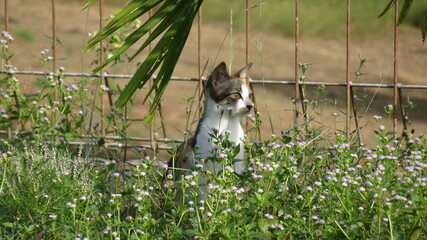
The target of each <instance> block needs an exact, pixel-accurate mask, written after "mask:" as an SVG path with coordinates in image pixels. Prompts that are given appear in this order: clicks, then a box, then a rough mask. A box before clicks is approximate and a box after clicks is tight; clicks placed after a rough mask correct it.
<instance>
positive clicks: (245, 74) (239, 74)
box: [233, 63, 252, 84]
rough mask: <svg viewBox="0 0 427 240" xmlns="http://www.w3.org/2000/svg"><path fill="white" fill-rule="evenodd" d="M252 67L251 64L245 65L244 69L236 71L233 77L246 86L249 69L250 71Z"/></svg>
mask: <svg viewBox="0 0 427 240" xmlns="http://www.w3.org/2000/svg"><path fill="white" fill-rule="evenodd" d="M251 67H252V63H249V64H248V65H246V66H245V67H243V68H242V69H240V70H239V71H237V72H236V73H235V74H234V75H233V77H236V78H239V79H240V80H241V81H243V82H244V83H245V84H248V82H249V75H248V72H249V69H251Z"/></svg>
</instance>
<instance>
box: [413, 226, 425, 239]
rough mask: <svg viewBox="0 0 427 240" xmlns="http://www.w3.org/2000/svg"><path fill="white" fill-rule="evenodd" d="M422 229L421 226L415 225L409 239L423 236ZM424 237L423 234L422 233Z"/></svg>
mask: <svg viewBox="0 0 427 240" xmlns="http://www.w3.org/2000/svg"><path fill="white" fill-rule="evenodd" d="M423 235H424V234H423V229H422V228H421V227H416V228H415V229H414V231H413V232H412V234H411V240H417V239H421V237H423ZM424 237H425V235H424Z"/></svg>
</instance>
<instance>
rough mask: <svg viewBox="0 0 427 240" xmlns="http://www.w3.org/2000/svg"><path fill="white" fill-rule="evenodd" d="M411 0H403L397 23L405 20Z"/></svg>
mask: <svg viewBox="0 0 427 240" xmlns="http://www.w3.org/2000/svg"><path fill="white" fill-rule="evenodd" d="M412 2H413V0H405V2H404V3H403V6H402V10H400V14H399V20H398V21H397V25H400V24H402V23H403V21H405V18H406V16H407V15H408V12H409V9H410V8H411V5H412Z"/></svg>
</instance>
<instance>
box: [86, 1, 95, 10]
mask: <svg viewBox="0 0 427 240" xmlns="http://www.w3.org/2000/svg"><path fill="white" fill-rule="evenodd" d="M96 1H98V0H89V1H88V2H87V3H86V4H85V5H84V6H83V7H82V10H85V9H86V8H88V7H90V6H92V4H94V3H95V2H96Z"/></svg>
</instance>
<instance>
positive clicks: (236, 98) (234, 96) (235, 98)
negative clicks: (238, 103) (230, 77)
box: [228, 93, 242, 100]
mask: <svg viewBox="0 0 427 240" xmlns="http://www.w3.org/2000/svg"><path fill="white" fill-rule="evenodd" d="M228 97H229V98H230V99H233V100H238V99H241V98H242V96H241V95H240V93H232V94H230V95H229V96H228Z"/></svg>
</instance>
